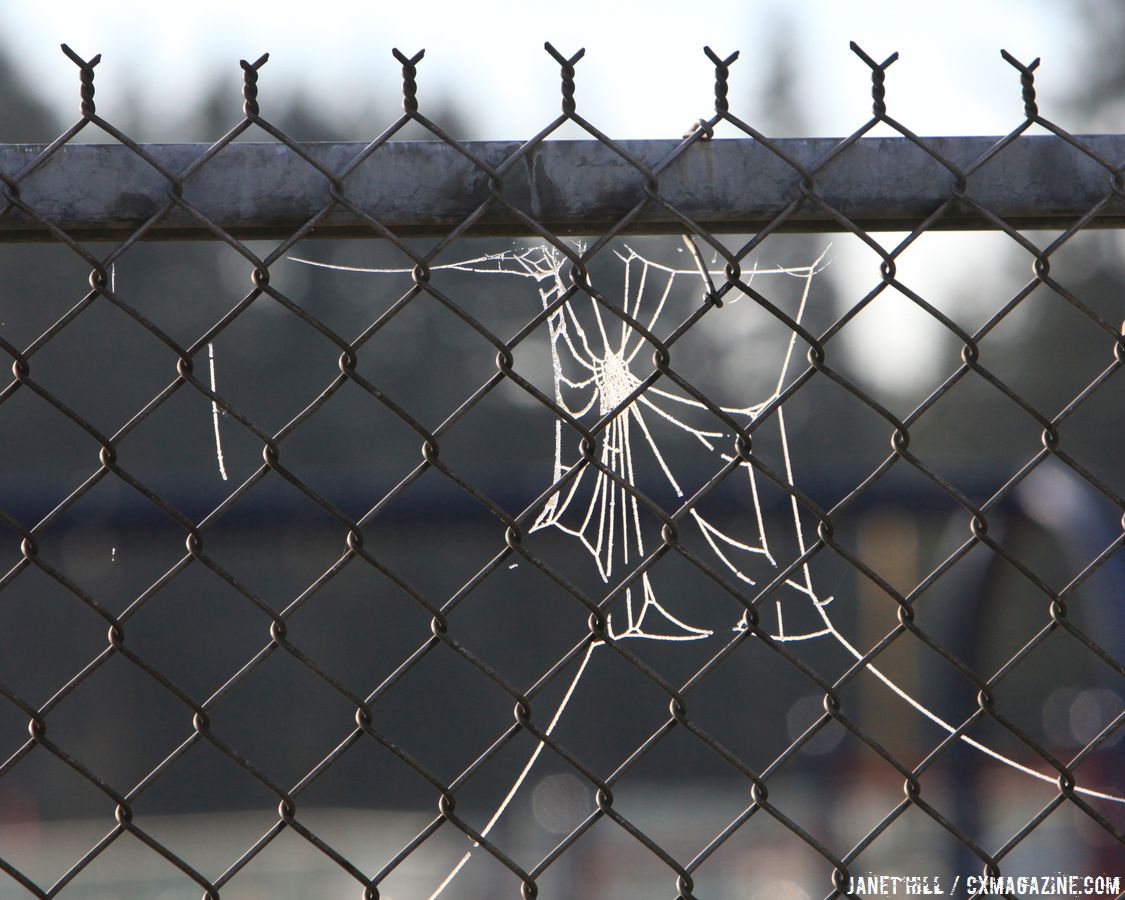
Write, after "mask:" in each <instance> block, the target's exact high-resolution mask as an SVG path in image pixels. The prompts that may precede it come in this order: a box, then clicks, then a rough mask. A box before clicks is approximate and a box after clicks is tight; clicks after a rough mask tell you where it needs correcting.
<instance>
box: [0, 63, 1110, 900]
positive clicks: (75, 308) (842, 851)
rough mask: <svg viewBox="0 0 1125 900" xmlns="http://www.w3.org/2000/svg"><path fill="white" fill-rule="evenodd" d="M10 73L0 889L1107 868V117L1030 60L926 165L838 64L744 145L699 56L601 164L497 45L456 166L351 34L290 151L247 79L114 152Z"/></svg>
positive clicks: (531, 892)
mask: <svg viewBox="0 0 1125 900" xmlns="http://www.w3.org/2000/svg"><path fill="white" fill-rule="evenodd" d="M63 49H64V51H65V53H66V55H67V56H68V57H69V58H70V60H71V61H72V62H73V63H74V64H75V66H76V67H77V69H78V73H79V77H80V83H81V88H80V91H81V117H80V118H79V120H78V121H77V122H76V123H75V124H74V125H73V126H72V127H70V128H68V129H67V130H66V131H65V132H64V133H63V134H62V135H60V136H59V137H58V138H57V139H56V140H55V141H54V142H52V143H51V144H50V145H48V146H30V145H22V146H21V145H6V146H2V147H0V179H2V181H3V190H4V197H3V201H2V205H0V241H3V242H4V244H3V246H2V247H0V250H2V256H0V265H2V267H3V268H2V270H0V271H3V273H4V279H5V282H6V283H5V286H4V288H3V307H2V310H0V351H2V353H3V354H6V356H7V357H9V358H10V367H11V371H12V373H13V374H12V378H11V380H10V381H9V382H8V383H7V384H6V385H4V386H3V389H2V390H0V434H3V445H4V456H3V461H2V466H3V468H2V470H0V471H2V472H3V476H2V482H0V483H2V485H3V491H2V492H0V532H2V533H3V538H2V540H3V544H4V546H5V547H6V549H5V550H4V551H3V553H4V559H3V560H0V563H2V565H3V575H2V577H0V630H2V631H0V697H2V700H0V705H2V707H3V709H2V710H0V740H2V741H3V747H0V757H2V759H3V762H2V764H0V868H2V869H3V872H4V873H5V876H4V877H5V879H6V880H5V883H4V886H3V889H2V890H0V894H3V896H13V897H18V896H37V897H50V896H55V895H57V894H60V893H64V892H65V893H66V895H67V896H71V895H73V896H78V897H84V896H89V897H103V896H104V897H121V896H137V897H140V896H146V897H147V896H160V897H179V896H197V895H199V894H202V895H203V896H205V897H219V896H223V897H252V896H253V897H261V896H270V897H281V896H293V897H312V896H363V897H368V898H374V897H384V898H388V897H395V898H411V897H422V898H426V897H430V898H432V897H436V896H441V895H444V896H449V897H486V896H487V897H516V896H523V897H527V898H530V897H535V896H551V897H577V896H583V897H607V898H608V897H646V898H647V897H654V896H676V897H681V898H690V897H699V898H711V897H777V898H798V897H812V896H822V895H826V896H830V897H836V896H863V895H868V894H873V893H879V892H880V891H883V892H887V891H889V890H891V888H892V887H893V888H894V889H897V890H900V891H902V892H903V893H906V892H907V891H914V892H919V893H920V892H922V891H923V890H925V891H930V890H934V892H939V891H945V892H947V893H955V892H959V891H960V892H968V891H971V890H981V889H986V890H987V891H988V892H989V893H992V894H997V895H1003V896H1022V895H1023V894H1025V893H1027V892H1028V890H1029V889H1028V886H1027V885H1028V879H1029V878H1034V879H1037V881H1036V883H1037V884H1039V882H1038V879H1043V881H1042V884H1041V886H1042V887H1048V886H1050V887H1052V888H1056V889H1057V888H1059V887H1064V888H1065V889H1066V890H1067V891H1072V892H1075V893H1078V892H1083V893H1087V894H1092V895H1103V896H1115V895H1118V894H1119V893H1120V892H1121V890H1122V888H1121V883H1120V877H1119V876H1120V875H1121V868H1120V863H1121V858H1122V857H1121V855H1120V854H1121V844H1122V840H1123V839H1122V822H1123V818H1122V810H1123V805H1122V804H1123V797H1125V785H1122V783H1121V772H1122V767H1121V756H1120V752H1121V751H1120V737H1121V725H1122V722H1123V720H1125V711H1123V705H1122V696H1123V691H1122V676H1123V675H1125V670H1123V668H1122V662H1121V659H1122V650H1123V638H1125V628H1123V627H1122V625H1123V617H1125V607H1123V605H1122V600H1123V599H1125V553H1123V552H1122V547H1123V545H1125V515H1123V514H1125V500H1123V497H1125V468H1123V467H1122V465H1121V460H1122V459H1123V458H1125V455H1123V454H1125V426H1123V423H1125V417H1123V415H1122V410H1123V409H1125V387H1123V381H1122V378H1121V375H1120V371H1121V369H1122V365H1123V363H1125V338H1123V337H1122V320H1123V319H1125V304H1123V302H1122V299H1121V297H1122V292H1121V284H1122V278H1125V272H1118V271H1117V269H1116V268H1115V267H1117V266H1118V263H1117V258H1118V257H1119V256H1120V246H1119V245H1118V244H1117V243H1115V242H1116V240H1117V237H1116V234H1117V233H1116V232H1115V231H1112V230H1107V229H1112V228H1117V227H1119V226H1120V225H1121V223H1122V221H1123V216H1125V203H1123V200H1125V193H1123V190H1122V188H1123V175H1125V164H1123V163H1121V160H1123V159H1125V137H1122V136H1116V135H1108V136H1075V135H1071V134H1069V133H1067V132H1066V131H1065V130H1063V129H1061V128H1059V127H1058V126H1056V125H1055V124H1053V123H1052V122H1051V121H1049V120H1047V119H1046V118H1044V117H1043V116H1042V115H1041V114H1040V112H1039V110H1038V107H1037V105H1036V96H1035V86H1034V73H1035V70H1036V66H1037V64H1038V61H1036V62H1033V63H1031V64H1030V65H1025V64H1023V63H1021V62H1020V61H1018V60H1016V59H1014V58H1012V57H1011V56H1009V55H1007V54H1005V59H1007V61H1008V62H1009V63H1011V65H1012V67H1013V70H1014V71H1015V73H1016V74H1017V75H1018V78H1019V83H1020V86H1021V89H1022V98H1023V116H1022V118H1019V119H1018V121H1016V122H1015V127H1014V128H1013V130H1012V131H1011V132H1010V133H1009V134H1007V135H1006V136H1004V137H1002V138H987V139H985V138H938V139H930V138H926V139H923V138H920V137H919V136H917V135H915V134H914V133H913V132H911V131H910V130H909V128H908V127H907V126H906V125H904V124H902V123H901V122H900V121H898V119H896V118H895V117H893V116H892V115H891V113H890V111H889V108H888V103H887V99H886V89H885V79H886V76H887V71H888V68H889V66H890V65H891V64H892V63H893V62H894V60H895V56H891V57H890V58H888V59H886V60H885V61H883V62H877V61H876V60H875V59H873V58H871V57H870V56H868V55H867V54H866V53H865V52H864V51H863V50H862V49H860V48H859V47H857V46H854V45H853V49H854V51H855V53H856V55H857V56H858V58H859V60H860V61H861V64H862V65H864V66H866V67H867V68H868V69H869V70H870V74H871V82H872V97H873V107H872V116H871V118H870V119H868V120H867V121H866V122H864V123H863V124H862V125H861V126H860V127H859V128H858V129H857V130H856V131H855V132H854V133H853V134H851V135H850V136H848V137H847V138H844V139H842V140H836V139H807V140H806V139H800V140H797V139H790V140H771V139H769V138H767V137H766V136H764V135H763V134H761V133H759V132H758V131H757V130H755V128H753V127H752V126H751V125H749V124H747V123H746V122H744V121H743V120H742V119H740V118H739V117H738V116H736V115H735V114H734V113H733V112H732V111H731V106H730V103H729V101H728V76H729V72H730V67H731V66H732V65H733V64H734V63H735V61H736V59H737V54H733V55H731V56H728V57H726V58H722V57H720V56H718V55H716V54H714V53H713V52H712V51H711V50H710V49H707V50H706V51H705V52H706V54H707V56H708V58H709V59H710V60H711V62H712V63H713V64H714V67H715V89H714V98H715V112H714V114H713V115H712V116H710V117H709V118H707V119H701V120H699V121H698V122H697V123H695V124H694V125H692V126H691V128H689V130H688V131H687V132H686V134H685V135H684V137H683V138H682V139H677V140H672V141H615V140H613V139H611V138H610V137H608V136H607V135H606V134H605V133H604V132H603V131H601V130H599V129H598V128H597V127H596V126H595V125H594V124H592V123H590V122H588V121H587V120H586V119H584V118H583V117H582V116H581V115H580V114H579V113H578V111H577V109H578V104H577V101H576V97H577V88H576V78H577V72H578V69H577V68H576V67H577V65H578V63H579V61H580V60H581V58H582V52H579V53H577V54H575V55H573V56H571V57H567V56H565V55H563V54H560V53H559V52H557V51H556V50H555V49H554V48H553V47H552V46H551V45H550V44H548V45H547V47H546V49H547V51H548V53H549V54H550V56H551V57H552V58H553V60H554V61H555V63H557V64H558V66H559V67H560V70H561V76H562V79H561V84H562V109H561V114H560V115H559V116H558V117H557V118H556V119H555V120H554V121H552V122H551V123H550V124H548V125H547V126H546V127H545V128H544V129H543V130H542V131H540V132H539V133H538V134H536V135H535V136H534V137H533V138H531V139H530V140H528V141H526V142H512V143H503V142H490V143H479V142H462V141H459V140H455V139H454V138H453V137H451V136H450V135H449V134H448V133H446V131H444V130H443V129H442V128H441V127H440V126H439V125H438V124H436V123H435V122H433V121H431V120H430V119H429V118H427V117H426V115H424V114H423V112H421V104H420V102H419V98H418V85H417V82H416V74H417V67H418V64H419V63H420V62H421V60H422V54H421V53H418V54H416V55H414V56H411V57H408V56H406V55H404V54H401V53H399V52H398V51H397V50H396V51H395V57H396V58H397V59H398V61H399V62H400V63H401V65H402V74H403V85H402V91H403V98H404V99H403V108H404V112H403V114H402V116H401V117H400V118H399V119H398V120H397V121H395V122H394V123H393V124H392V125H391V126H390V127H388V128H387V129H386V130H385V131H384V132H383V133H382V134H381V135H380V136H379V137H378V138H376V139H375V140H374V141H372V142H370V143H368V144H302V143H298V142H296V141H294V140H293V139H291V138H290V137H289V136H288V135H287V134H286V133H285V132H283V131H282V130H281V129H279V128H278V127H276V126H275V125H273V124H271V122H270V120H269V118H268V117H267V116H266V115H264V114H263V111H262V108H261V106H260V105H259V99H258V80H259V73H260V71H261V69H262V66H263V65H264V64H265V62H266V59H267V57H265V56H263V57H262V58H260V59H258V60H256V61H255V62H253V63H248V62H246V61H243V62H242V70H243V78H244V87H243V97H244V101H245V102H244V107H243V109H244V114H245V115H244V118H243V119H242V120H241V121H240V122H238V123H237V124H236V125H235V126H234V127H233V128H232V129H231V130H230V131H229V132H228V133H227V134H226V135H224V136H223V137H222V138H221V139H220V140H218V141H216V142H215V143H213V144H210V145H142V144H138V143H136V142H134V141H133V140H131V139H130V138H129V136H128V135H126V134H124V133H123V132H122V131H120V130H118V129H117V128H116V127H115V126H114V125H113V124H111V123H110V122H109V121H107V120H106V119H105V118H103V117H102V116H101V115H100V114H99V113H98V112H97V110H96V106H95V99H94V93H95V92H94V73H95V67H96V66H97V65H98V63H99V57H94V58H93V59H91V60H86V59H83V58H82V57H81V56H79V55H77V54H76V53H74V52H73V51H72V50H70V49H69V48H67V47H65V46H64V48H63ZM567 123H570V124H571V126H577V127H578V128H579V129H581V130H582V132H584V133H585V135H586V136H587V138H588V139H587V140H583V141H573V142H572V141H566V142H562V141H555V142H552V141H549V140H548V139H549V138H550V136H551V135H552V133H553V132H555V131H556V130H557V129H559V128H560V127H562V126H563V125H566V124H567ZM407 126H411V127H418V126H420V127H421V128H422V129H424V130H425V131H426V132H427V133H428V141H427V142H413V141H407V142H399V141H396V140H394V139H395V138H396V136H398V134H399V132H401V131H402V130H403V129H404V128H406V127H407ZM724 129H726V130H727V131H729V133H730V135H731V136H732V137H733V138H734V139H733V140H728V139H721V132H722V131H723V130H724ZM92 131H96V132H98V133H99V134H100V135H101V136H103V137H106V138H108V139H110V142H109V143H101V144H80V143H78V141H79V139H80V138H81V139H82V140H85V139H86V137H87V136H88V135H89V134H90V133H91V132H92ZM1028 131H1033V132H1039V133H1033V134H1026V132H1028ZM872 132H876V133H877V134H881V135H882V136H876V135H875V134H871V133H872ZM263 133H264V134H265V135H266V136H268V139H269V141H270V142H269V143H265V144H258V143H248V142H246V140H245V139H246V138H248V137H252V136H254V135H259V136H260V135H261V134H263ZM943 232H951V233H952V234H953V240H954V241H955V242H954V243H942V241H943V240H944V238H945V235H943ZM829 233H831V234H832V236H831V237H830V238H829V237H824V238H823V240H822V237H820V236H824V235H828V234H829ZM966 235H967V236H968V237H967V238H966ZM372 239H375V240H372ZM956 241H960V243H956ZM830 243H831V245H832V249H829V244H830ZM927 246H928V247H931V248H936V249H932V250H931V251H930V255H926V252H925V251H920V250H919V251H916V250H915V249H914V248H915V247H927ZM1012 260H1014V261H1015V265H1016V266H1018V269H1019V271H1020V274H1019V275H1014V274H1009V273H1014V272H1016V271H1017V268H1015V267H1013V266H1010V265H1009V262H1011V261H1012ZM919 261H920V262H919ZM310 263H312V265H310ZM1028 265H1030V267H1031V270H1032V273H1031V276H1030V277H1027V276H1026V275H1024V274H1022V273H1023V272H1026V268H1027V266H1028ZM919 266H920V268H918V267H919ZM927 267H928V269H927ZM920 271H921V272H923V273H924V272H925V271H930V272H931V273H932V272H937V273H938V275H939V276H940V277H939V278H938V279H937V280H936V281H934V282H933V284H934V285H936V287H933V288H932V290H931V289H930V288H927V289H922V288H919V287H916V285H918V284H919V283H920V281H921V280H923V279H922V275H919V274H916V273H918V272H920ZM247 274H249V280H250V287H249V290H247V289H246V288H245V279H246V276H247ZM957 279H960V280H959V281H958V280H957ZM1009 282H1013V283H1009ZM83 284H85V285H88V287H86V286H84V287H81V289H79V288H78V286H79V285H83ZM950 293H959V294H960V295H962V296H963V297H965V298H967V300H966V301H965V302H963V303H961V305H958V304H957V303H954V302H952V301H950V300H949V297H948V296H944V295H946V294H950ZM903 316H906V318H905V319H904V318H902V317H903ZM884 317H890V320H891V322H892V324H891V325H890V326H887V325H885V324H884V325H882V326H881V325H880V324H879V323H880V321H881V320H882V319H883V318H884ZM740 323H741V324H740ZM865 329H866V330H865ZM861 332H862V333H863V334H865V335H866V337H864V338H857V337H855V335H857V334H860V333H861ZM903 347H905V348H906V355H905V356H903V353H902V349H903ZM896 354H897V355H896ZM888 359H891V360H894V359H897V360H899V365H900V368H899V369H898V370H897V371H891V372H890V374H889V375H884V376H883V377H877V376H876V375H875V374H873V372H874V371H875V370H876V369H879V368H880V366H882V367H883V368H884V369H885V368H886V362H887V360H888ZM552 457H553V459H552ZM185 544H186V550H185V549H184V548H185ZM882 876H887V877H892V876H893V877H896V878H904V879H906V880H902V881H896V882H887V881H886V880H883V881H880V880H879V879H880V878H881V877H882ZM1072 876H1073V877H1074V878H1077V879H1078V880H1077V881H1074V880H1073V879H1072ZM1020 878H1023V879H1024V881H1022V882H1020V881H1019V880H1018V879H1020ZM1047 879H1053V880H1051V881H1049V882H1048V880H1047ZM1066 879H1071V880H1069V881H1068V880H1066ZM1084 879H1085V880H1084ZM888 884H890V885H891V887H888Z"/></svg>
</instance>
